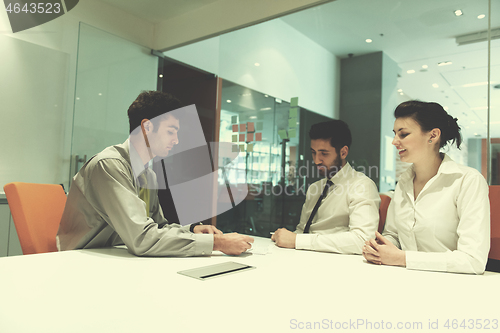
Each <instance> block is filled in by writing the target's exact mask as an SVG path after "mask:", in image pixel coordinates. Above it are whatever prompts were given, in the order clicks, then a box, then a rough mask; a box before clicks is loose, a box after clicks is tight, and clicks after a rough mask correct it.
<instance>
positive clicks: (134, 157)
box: [125, 139, 151, 178]
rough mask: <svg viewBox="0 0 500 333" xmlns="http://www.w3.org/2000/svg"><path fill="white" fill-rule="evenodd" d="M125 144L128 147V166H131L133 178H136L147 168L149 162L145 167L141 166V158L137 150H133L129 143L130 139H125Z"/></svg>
mask: <svg viewBox="0 0 500 333" xmlns="http://www.w3.org/2000/svg"><path fill="white" fill-rule="evenodd" d="M125 144H126V146H128V147H129V151H130V165H132V171H133V172H134V176H135V178H138V177H139V176H140V175H141V174H142V173H143V172H144V171H145V170H146V169H147V168H148V167H149V165H150V164H151V161H149V162H148V163H147V164H146V165H144V164H142V160H141V157H140V156H139V153H138V152H137V150H136V149H135V148H134V145H133V144H132V143H131V142H130V139H127V141H125Z"/></svg>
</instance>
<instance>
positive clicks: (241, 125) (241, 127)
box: [240, 124, 247, 132]
mask: <svg viewBox="0 0 500 333" xmlns="http://www.w3.org/2000/svg"><path fill="white" fill-rule="evenodd" d="M246 131H247V124H240V132H246Z"/></svg>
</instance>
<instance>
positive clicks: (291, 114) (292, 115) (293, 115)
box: [288, 108, 298, 118]
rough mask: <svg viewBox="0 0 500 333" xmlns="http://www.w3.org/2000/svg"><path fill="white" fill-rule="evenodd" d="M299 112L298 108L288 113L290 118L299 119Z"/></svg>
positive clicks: (291, 109)
mask: <svg viewBox="0 0 500 333" xmlns="http://www.w3.org/2000/svg"><path fill="white" fill-rule="evenodd" d="M297 110H298V108H290V112H289V113H288V117H289V118H297Z"/></svg>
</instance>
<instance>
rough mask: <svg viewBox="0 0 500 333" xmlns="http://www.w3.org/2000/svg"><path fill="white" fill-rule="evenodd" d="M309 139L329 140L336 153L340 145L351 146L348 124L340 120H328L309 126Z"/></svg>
mask: <svg viewBox="0 0 500 333" xmlns="http://www.w3.org/2000/svg"><path fill="white" fill-rule="evenodd" d="M309 138H310V139H311V140H318V139H321V140H330V145H331V146H332V147H334V148H335V151H336V152H337V154H339V153H340V149H342V147H344V146H347V147H348V148H350V147H351V143H352V137H351V131H350V130H349V126H347V124H346V123H345V122H343V121H342V120H330V121H325V122H322V123H317V124H314V125H312V126H311V130H310V131H309Z"/></svg>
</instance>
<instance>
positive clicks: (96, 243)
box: [57, 140, 213, 256]
mask: <svg viewBox="0 0 500 333" xmlns="http://www.w3.org/2000/svg"><path fill="white" fill-rule="evenodd" d="M131 154H132V155H134V156H135V154H137V153H136V152H135V150H134V149H133V145H130V144H129V140H127V141H125V142H124V143H123V144H121V145H116V146H111V147H108V148H106V149H104V150H103V151H102V152H100V153H99V154H97V155H95V156H94V157H92V158H91V159H90V160H89V161H88V162H87V163H86V164H85V165H84V166H83V167H82V168H81V169H80V171H79V172H78V173H77V174H76V176H75V177H74V178H73V182H72V184H71V188H70V191H69V194H68V199H67V202H66V207H65V208H64V213H63V216H62V219H61V224H60V226H59V231H58V234H57V241H58V246H59V249H60V250H73V249H85V248H96V247H106V246H113V245H122V244H125V245H126V246H127V248H128V250H129V251H130V252H131V253H133V254H135V255H139V256H195V255H204V254H210V253H211V252H212V249H213V235H210V234H193V233H191V232H190V231H189V226H184V227H180V226H179V225H177V224H176V225H167V224H166V223H167V220H165V218H164V217H163V212H162V210H161V207H160V205H159V202H158V196H157V188H155V187H153V186H151V184H156V175H155V173H154V172H153V171H151V169H149V168H145V167H144V165H142V163H141V161H140V159H139V158H135V157H134V156H132V159H131ZM137 156H138V155H137ZM137 156H136V157H137ZM132 164H134V167H132ZM134 172H135V173H136V174H134ZM142 173H145V174H146V177H147V182H148V187H149V188H150V191H151V193H150V217H148V216H147V214H146V203H145V202H144V201H142V200H141V199H140V198H139V191H140V186H139V181H138V179H137V177H138V176H139V175H140V174H142Z"/></svg>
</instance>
